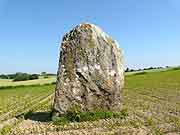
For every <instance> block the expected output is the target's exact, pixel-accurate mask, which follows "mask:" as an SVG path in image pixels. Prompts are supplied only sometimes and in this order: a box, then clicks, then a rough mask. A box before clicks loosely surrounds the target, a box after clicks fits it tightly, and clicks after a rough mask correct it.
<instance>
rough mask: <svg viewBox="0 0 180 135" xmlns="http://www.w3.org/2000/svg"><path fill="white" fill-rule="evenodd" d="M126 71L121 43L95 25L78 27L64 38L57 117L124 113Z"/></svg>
mask: <svg viewBox="0 0 180 135" xmlns="http://www.w3.org/2000/svg"><path fill="white" fill-rule="evenodd" d="M123 86H124V67H123V56H122V51H121V50H120V49H119V48H118V43H117V42H116V41H115V40H113V39H112V38H111V37H109V36H108V35H107V34H106V33H104V32H103V31H102V30H101V29H100V28H99V27H97V26H95V25H94V24H89V23H84V24H80V25H78V26H76V27H75V28H74V29H73V30H71V31H70V32H69V33H67V34H66V35H65V36H64V37H63V41H62V44H61V52H60V61H59V69H58V74H57V84H56V91H55V100H54V112H55V113H56V115H63V114H66V113H67V112H68V111H72V109H79V111H82V112H84V111H114V112H117V111H120V109H121V105H122V88H123Z"/></svg>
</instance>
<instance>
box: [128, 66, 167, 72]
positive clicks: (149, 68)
mask: <svg viewBox="0 0 180 135" xmlns="http://www.w3.org/2000/svg"><path fill="white" fill-rule="evenodd" d="M163 68H169V66H166V67H148V68H143V69H130V68H126V70H125V72H135V71H144V70H152V69H163Z"/></svg>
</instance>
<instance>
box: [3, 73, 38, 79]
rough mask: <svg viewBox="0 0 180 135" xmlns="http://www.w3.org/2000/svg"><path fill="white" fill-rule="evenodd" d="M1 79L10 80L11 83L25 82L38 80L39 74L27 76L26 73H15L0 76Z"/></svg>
mask: <svg viewBox="0 0 180 135" xmlns="http://www.w3.org/2000/svg"><path fill="white" fill-rule="evenodd" d="M0 78H1V79H12V80H13V81H27V80H35V79H39V74H28V73H20V72H19V73H15V74H7V75H5V74H2V75H0Z"/></svg>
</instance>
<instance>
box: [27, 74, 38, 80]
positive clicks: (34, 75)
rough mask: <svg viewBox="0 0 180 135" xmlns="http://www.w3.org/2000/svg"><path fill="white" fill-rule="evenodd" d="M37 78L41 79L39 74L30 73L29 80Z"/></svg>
mask: <svg viewBox="0 0 180 135" xmlns="http://www.w3.org/2000/svg"><path fill="white" fill-rule="evenodd" d="M35 79H39V75H38V74H32V75H29V80H35Z"/></svg>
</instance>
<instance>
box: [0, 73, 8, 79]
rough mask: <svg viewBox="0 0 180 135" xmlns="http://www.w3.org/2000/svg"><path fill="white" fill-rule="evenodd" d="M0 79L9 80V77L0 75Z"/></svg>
mask: <svg viewBox="0 0 180 135" xmlns="http://www.w3.org/2000/svg"><path fill="white" fill-rule="evenodd" d="M0 78H1V79H8V76H7V75H4V74H2V75H0Z"/></svg>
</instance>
